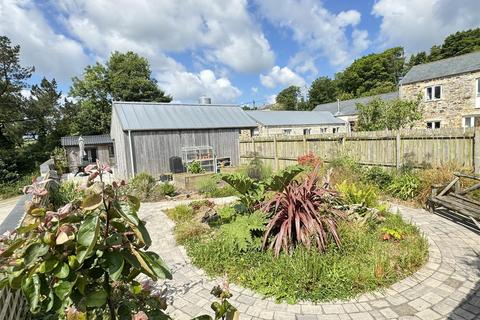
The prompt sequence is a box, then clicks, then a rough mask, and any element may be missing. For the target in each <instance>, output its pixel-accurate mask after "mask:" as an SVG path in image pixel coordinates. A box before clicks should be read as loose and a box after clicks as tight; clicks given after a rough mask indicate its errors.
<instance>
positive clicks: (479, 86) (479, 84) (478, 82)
mask: <svg viewBox="0 0 480 320" xmlns="http://www.w3.org/2000/svg"><path fill="white" fill-rule="evenodd" d="M477 96H480V78H478V79H477Z"/></svg>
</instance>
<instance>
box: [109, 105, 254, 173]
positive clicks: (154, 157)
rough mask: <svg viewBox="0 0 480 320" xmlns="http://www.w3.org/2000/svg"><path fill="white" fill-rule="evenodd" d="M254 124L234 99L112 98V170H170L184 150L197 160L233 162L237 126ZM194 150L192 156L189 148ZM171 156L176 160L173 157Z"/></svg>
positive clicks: (235, 161) (129, 171) (172, 169)
mask: <svg viewBox="0 0 480 320" xmlns="http://www.w3.org/2000/svg"><path fill="white" fill-rule="evenodd" d="M256 126H257V124H256V122H255V121H254V120H253V119H252V118H250V117H249V116H248V115H247V114H246V113H245V111H243V110H242V109H241V108H239V107H238V106H235V105H219V104H175V103H144V102H113V107H112V123H111V130H110V136H111V138H112V140H113V143H114V146H115V157H116V171H115V175H117V176H118V177H122V178H129V177H132V176H134V175H135V174H137V173H140V172H148V173H149V174H151V175H153V176H155V177H158V176H159V175H161V174H164V173H167V172H172V171H174V168H172V163H177V164H178V160H179V159H182V160H183V161H182V163H183V165H185V163H186V161H189V160H191V159H192V153H190V155H189V158H188V159H186V158H185V153H186V152H188V150H190V151H192V150H195V151H198V152H199V154H198V160H202V161H203V160H205V161H206V160H208V159H206V158H215V159H222V160H225V161H227V162H228V163H230V164H231V165H237V164H238V163H239V161H240V156H239V150H238V149H239V143H238V140H239V137H240V131H241V130H245V129H247V130H252V129H253V128H255V127H256ZM193 156H195V155H194V154H193ZM172 160H175V161H172Z"/></svg>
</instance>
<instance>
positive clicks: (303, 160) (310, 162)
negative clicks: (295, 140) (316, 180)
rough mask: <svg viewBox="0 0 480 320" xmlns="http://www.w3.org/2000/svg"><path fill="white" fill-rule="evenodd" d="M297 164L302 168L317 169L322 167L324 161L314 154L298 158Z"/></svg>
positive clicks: (310, 153)
mask: <svg viewBox="0 0 480 320" xmlns="http://www.w3.org/2000/svg"><path fill="white" fill-rule="evenodd" d="M297 162H298V164H299V165H301V166H306V167H311V168H315V167H317V166H322V165H323V161H322V159H320V157H317V156H316V155H315V154H314V153H313V152H309V153H307V154H304V155H301V156H299V157H298V158H297Z"/></svg>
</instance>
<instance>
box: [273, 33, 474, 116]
mask: <svg viewBox="0 0 480 320" xmlns="http://www.w3.org/2000/svg"><path fill="white" fill-rule="evenodd" d="M477 50H480V28H477V29H471V30H466V31H459V32H456V33H454V34H451V35H449V36H448V37H446V38H445V40H444V41H443V44H441V45H434V46H432V47H431V49H430V51H429V52H425V51H422V52H418V53H416V54H412V55H411V56H410V58H409V59H408V60H407V59H405V54H404V50H403V48H402V47H395V48H390V49H387V50H385V51H384V52H381V53H372V54H369V55H366V56H363V57H361V58H359V59H357V60H355V61H354V62H353V63H352V64H351V65H350V66H348V67H347V68H345V70H343V71H341V72H338V73H336V74H335V76H334V77H333V78H330V77H327V76H322V77H319V78H317V79H315V80H314V81H313V82H312V84H311V85H310V88H309V90H308V97H307V99H304V97H303V96H302V94H301V89H300V87H298V86H290V87H288V88H285V89H283V90H282V91H280V92H279V93H278V95H277V97H276V104H275V106H274V108H275V109H278V110H312V109H313V108H315V106H317V105H319V104H323V103H328V102H333V101H337V99H339V100H348V99H353V98H358V97H366V96H372V95H377V94H381V93H387V92H392V91H396V90H397V87H398V83H399V81H400V79H401V78H402V77H403V76H404V75H405V74H406V73H407V72H408V71H409V70H410V69H411V68H412V67H413V66H415V65H418V64H422V63H427V62H432V61H437V60H441V59H446V58H450V57H455V56H458V55H462V54H465V53H470V52H473V51H477Z"/></svg>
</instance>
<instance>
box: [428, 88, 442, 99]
mask: <svg viewBox="0 0 480 320" xmlns="http://www.w3.org/2000/svg"><path fill="white" fill-rule="evenodd" d="M436 87H440V98H435V88H436ZM428 89H431V90H432V97H431V98H429V97H428ZM442 98H443V85H441V84H437V85H434V86H428V87H426V88H425V101H438V100H442Z"/></svg>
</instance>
